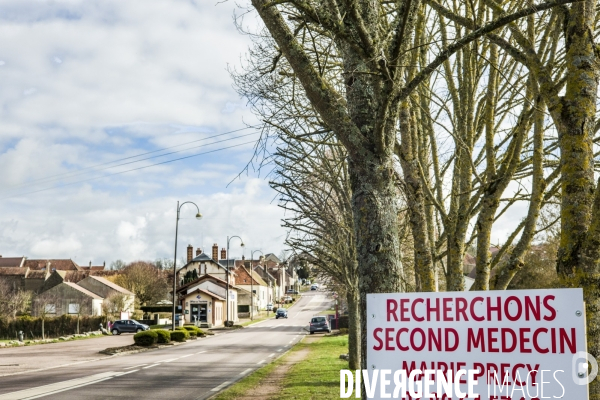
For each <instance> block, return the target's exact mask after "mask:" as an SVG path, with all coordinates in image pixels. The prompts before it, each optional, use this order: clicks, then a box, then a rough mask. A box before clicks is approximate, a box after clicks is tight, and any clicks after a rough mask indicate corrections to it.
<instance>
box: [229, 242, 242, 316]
mask: <svg viewBox="0 0 600 400" xmlns="http://www.w3.org/2000/svg"><path fill="white" fill-rule="evenodd" d="M233 238H238V239H240V242H242V244H241V245H240V246H241V247H244V240H242V238H241V237H239V236H231V237H229V236H227V296H226V300H227V311H226V314H227V320H226V321H225V326H227V323H228V322H227V321H229V260H230V258H231V256H230V255H229V241H230V240H231V239H233Z"/></svg>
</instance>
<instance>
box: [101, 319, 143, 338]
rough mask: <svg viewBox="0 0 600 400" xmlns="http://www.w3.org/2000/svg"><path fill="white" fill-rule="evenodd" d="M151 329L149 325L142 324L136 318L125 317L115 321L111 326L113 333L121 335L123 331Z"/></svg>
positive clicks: (132, 331)
mask: <svg viewBox="0 0 600 400" xmlns="http://www.w3.org/2000/svg"><path fill="white" fill-rule="evenodd" d="M148 329H150V327H149V326H148V325H144V324H140V323H139V322H137V321H136V320H134V319H124V320H120V321H115V322H114V323H113V324H112V328H110V332H111V333H112V334H113V335H120V334H121V333H136V332H141V331H147V330H148Z"/></svg>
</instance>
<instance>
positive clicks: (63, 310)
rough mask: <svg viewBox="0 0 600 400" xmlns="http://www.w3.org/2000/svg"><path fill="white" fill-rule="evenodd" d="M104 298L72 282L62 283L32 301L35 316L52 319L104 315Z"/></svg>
mask: <svg viewBox="0 0 600 400" xmlns="http://www.w3.org/2000/svg"><path fill="white" fill-rule="evenodd" d="M102 300H103V299H102V297H100V296H99V295H97V294H95V293H92V292H90V291H89V290H86V289H84V288H82V287H81V286H79V285H77V284H75V283H72V282H62V283H60V284H58V285H56V286H54V287H52V288H51V289H48V290H46V291H45V292H43V293H41V294H39V295H37V296H36V297H35V298H34V299H33V301H32V311H33V315H34V316H36V317H38V316H40V315H42V314H46V315H48V316H52V317H59V316H61V315H64V314H68V315H91V316H96V315H102Z"/></svg>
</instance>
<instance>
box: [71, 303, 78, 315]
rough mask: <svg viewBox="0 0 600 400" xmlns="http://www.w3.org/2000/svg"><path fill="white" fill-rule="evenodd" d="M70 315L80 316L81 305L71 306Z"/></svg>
mask: <svg viewBox="0 0 600 400" xmlns="http://www.w3.org/2000/svg"><path fill="white" fill-rule="evenodd" d="M69 314H79V304H74V303H70V304H69Z"/></svg>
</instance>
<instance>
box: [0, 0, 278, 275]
mask: <svg viewBox="0 0 600 400" xmlns="http://www.w3.org/2000/svg"><path fill="white" fill-rule="evenodd" d="M234 7H235V5H234V4H233V3H229V2H226V3H224V4H219V5H215V4H214V2H194V1H184V0H156V1H152V2H146V1H141V0H140V1H127V2H123V1H117V0H107V1H103V2H89V1H83V0H81V1H54V2H43V3H40V2H38V1H35V0H14V1H8V0H7V1H4V2H2V4H0V22H1V23H0V38H2V39H3V43H4V45H3V47H2V49H1V50H0V58H1V61H0V66H2V68H1V69H0V82H1V83H2V88H3V90H2V91H0V169H2V171H6V173H4V174H2V175H0V254H2V255H4V256H9V255H26V256H29V257H36V258H38V257H39V258H73V259H74V260H76V261H77V262H79V263H80V264H82V265H85V264H87V262H89V261H90V260H91V261H93V262H94V263H101V262H102V261H107V263H110V262H111V261H112V260H115V259H118V258H120V259H124V260H127V261H131V260H134V259H154V258H157V257H172V253H173V241H174V230H175V205H176V203H177V200H181V201H185V200H192V201H195V202H196V203H197V204H198V205H199V206H200V208H201V211H202V213H203V214H204V215H205V218H204V219H203V220H202V221H200V222H196V221H195V220H193V215H192V214H194V213H193V211H194V210H189V209H187V207H188V206H186V207H185V208H184V210H183V213H182V219H181V221H180V239H179V240H180V241H179V243H180V246H179V255H180V256H184V255H185V246H187V244H188V243H192V244H193V245H194V246H195V247H205V248H208V247H209V246H211V245H212V243H214V242H216V243H219V245H220V246H221V247H225V238H226V237H227V236H228V235H240V236H242V237H244V240H245V241H246V242H247V244H248V246H252V247H251V248H252V249H261V250H263V251H269V252H275V253H278V252H279V251H280V249H281V248H282V247H283V234H284V232H283V231H282V229H281V228H280V226H279V224H280V222H279V219H280V217H281V215H282V212H281V210H280V209H279V208H278V207H277V206H276V205H275V204H271V200H272V197H273V192H272V191H271V190H270V189H269V188H268V185H267V182H266V181H264V180H259V179H255V178H252V177H250V178H246V177H245V178H244V179H243V180H241V181H234V182H233V183H232V184H231V185H230V186H229V187H227V184H228V183H230V182H231V181H232V180H233V179H234V178H235V177H236V175H237V173H238V172H239V171H240V170H241V169H242V168H243V167H244V165H245V164H246V162H247V161H248V160H249V159H250V157H251V155H252V151H251V145H245V146H243V147H238V148H234V149H229V150H226V151H223V152H217V153H210V154H205V155H202V156H199V157H195V158H190V159H188V160H185V161H180V162H177V163H171V164H164V165H160V166H157V167H152V168H148V169H140V170H137V171H132V172H128V173H125V174H120V172H122V171H124V170H127V169H132V168H136V167H139V166H148V165H150V164H151V163H156V162H160V161H164V160H166V159H169V158H173V157H181V156H188V155H193V154H197V153H198V152H204V151H209V150H214V149H217V148H219V147H224V146H230V145H234V144H238V143H243V142H245V141H247V140H252V137H248V138H243V139H237V140H233V141H229V142H223V143H222V144H214V145H212V146H211V145H209V143H213V142H216V141H218V140H223V139H229V138H232V137H234V136H235V135H240V134H243V133H245V132H239V133H231V134H228V135H225V136H222V137H219V138H215V139H209V140H206V141H205V142H197V143H196V144H193V143H189V142H192V141H195V140H199V139H204V138H207V137H210V136H213V135H215V134H218V133H222V132H228V131H230V130H234V129H238V128H241V127H243V126H245V124H244V122H243V121H246V122H250V123H252V122H253V121H254V117H253V116H252V115H250V113H249V112H248V109H247V108H246V107H245V106H244V102H243V101H242V100H240V99H239V97H238V96H237V94H236V93H235V92H234V91H233V89H232V85H231V80H230V77H229V74H228V72H227V71H226V67H227V65H228V64H234V65H235V64H237V63H238V60H239V58H240V56H241V55H242V54H243V53H244V52H245V51H246V48H247V45H248V41H247V38H246V37H244V36H243V35H241V34H239V33H238V32H237V31H236V29H235V26H234V24H233V21H232V13H233V9H234ZM246 133H247V132H246ZM182 143H188V144H187V145H185V146H181V147H177V148H175V149H173V150H174V151H175V150H182V151H181V152H180V153H177V154H176V155H172V156H169V157H158V158H153V159H149V160H146V161H143V162H139V163H131V164H128V165H123V166H120V167H117V168H108V167H112V166H114V164H108V163H110V162H111V161H113V160H116V159H123V161H122V162H121V163H124V162H130V161H135V160H137V158H135V157H134V156H136V155H138V154H141V153H146V152H151V151H155V150H157V149H160V148H165V147H171V146H176V145H180V144H182ZM199 144H203V145H205V146H204V147H203V148H196V146H197V145H199ZM154 155H156V154H155V153H152V154H149V155H148V156H154ZM132 157H133V158H132ZM107 174H113V175H111V176H106V175H107ZM115 174H116V175H115ZM90 179H92V180H90ZM190 213H191V214H190ZM238 250H239V249H238ZM234 254H235V253H234ZM240 254H241V252H240Z"/></svg>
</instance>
